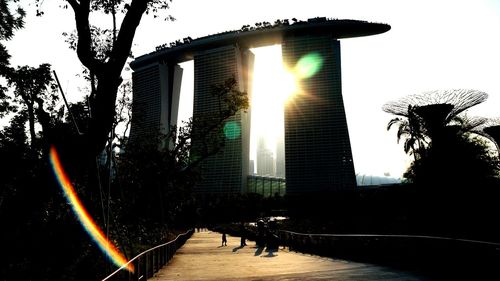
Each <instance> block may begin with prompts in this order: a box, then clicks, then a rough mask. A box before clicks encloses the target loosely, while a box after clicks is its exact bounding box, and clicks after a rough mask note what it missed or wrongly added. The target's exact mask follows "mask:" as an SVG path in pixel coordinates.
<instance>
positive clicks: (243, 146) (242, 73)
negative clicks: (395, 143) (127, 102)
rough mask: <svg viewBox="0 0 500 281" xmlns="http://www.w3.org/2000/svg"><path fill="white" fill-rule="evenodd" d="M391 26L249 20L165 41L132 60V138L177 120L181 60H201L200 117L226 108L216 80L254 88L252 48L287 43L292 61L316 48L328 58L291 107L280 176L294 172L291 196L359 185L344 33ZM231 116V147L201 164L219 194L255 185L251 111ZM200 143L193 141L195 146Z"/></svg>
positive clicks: (201, 187)
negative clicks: (251, 180)
mask: <svg viewBox="0 0 500 281" xmlns="http://www.w3.org/2000/svg"><path fill="white" fill-rule="evenodd" d="M389 29H390V26H389V25H387V24H383V23H370V22H366V21H356V20H336V19H326V18H314V19H309V20H307V21H295V20H294V21H293V23H291V22H289V21H277V22H276V24H275V25H265V26H256V27H250V26H244V27H243V28H242V29H241V30H235V31H229V32H222V33H219V34H214V35H210V36H206V37H201V38H198V39H194V40H193V39H191V38H190V37H187V38H184V40H183V41H180V40H178V41H176V42H175V43H171V44H170V45H168V44H164V45H162V46H159V47H157V49H156V51H155V52H152V53H150V54H146V55H143V56H141V57H139V58H137V59H136V60H134V61H133V62H132V63H131V64H130V65H131V67H132V69H133V70H134V72H133V75H132V78H133V92H134V93H133V118H132V124H131V129H130V137H129V138H130V142H131V143H133V142H137V141H139V140H148V139H151V136H156V135H158V133H167V132H168V131H169V129H170V126H171V125H175V124H176V123H177V113H178V106H179V94H180V85H181V80H182V72H183V71H182V68H181V67H180V66H179V65H178V63H181V62H185V61H189V60H194V75H195V78H194V106H193V118H194V120H196V118H197V116H198V117H199V116H203V115H207V114H208V115H210V114H211V113H212V112H213V111H214V110H217V109H218V103H217V102H215V101H214V98H213V97H212V96H211V95H210V92H211V91H210V88H211V86H212V85H214V84H217V83H222V82H224V81H225V80H226V79H227V78H229V77H232V76H234V78H235V79H236V81H237V85H238V87H239V90H240V91H245V92H247V93H249V94H250V93H251V84H252V79H251V73H252V69H253V54H252V53H251V52H250V51H249V49H250V48H257V47H264V46H269V45H273V44H281V45H282V53H283V61H284V63H285V64H287V65H288V66H289V67H293V66H295V65H296V64H297V62H298V61H299V60H300V59H301V58H303V57H304V56H306V55H308V54H315V56H316V57H318V58H320V59H321V67H320V68H319V71H318V72H317V73H315V74H314V75H313V76H311V77H308V78H304V79H302V81H301V88H302V89H303V90H304V93H303V94H302V95H299V96H297V97H295V99H294V100H293V102H292V103H290V104H289V105H288V106H287V108H286V109H285V144H284V146H285V155H284V157H283V153H281V152H280V151H283V150H282V149H279V148H277V152H276V163H277V164H278V163H280V165H279V166H280V167H284V166H285V164H281V163H282V162H284V161H283V159H284V160H285V161H286V169H285V170H286V171H283V170H282V169H278V170H276V171H275V174H276V175H277V176H278V177H280V178H281V176H282V174H283V173H286V187H287V188H286V190H287V193H289V194H302V193H312V192H329V191H333V190H339V189H345V188H351V187H354V186H355V185H356V180H355V176H354V165H353V160H352V153H351V147H350V141H349V132H348V129H347V122H346V116H345V111H344V105H343V99H342V87H341V68H340V43H339V41H338V39H343V38H351V37H359V36H369V35H374V34H380V33H384V32H386V31H388V30H389ZM254 114H255V113H254ZM227 122H228V123H227V124H228V125H231V126H228V128H230V129H229V130H230V131H231V132H232V135H231V137H228V138H226V140H225V141H226V142H225V147H224V149H223V151H221V152H220V153H218V154H216V155H214V156H211V157H209V158H208V159H206V160H205V161H203V163H202V164H201V171H202V173H201V176H202V180H201V182H200V183H199V184H198V185H196V187H195V192H198V193H216V194H217V193H240V192H245V191H246V190H247V175H249V174H250V170H249V140H250V138H249V134H250V123H249V122H250V111H249V110H248V111H246V112H238V113H237V114H236V115H235V116H234V117H232V118H231V119H230V120H227ZM196 146H197V144H196V140H193V149H194V150H196ZM280 153H281V155H280ZM191 156H192V157H196V151H192V155H191ZM257 161H258V160H257ZM252 166H253V165H252ZM258 167H259V164H258V163H257V169H258ZM281 179H282V178H281ZM280 190H281V189H280ZM273 192H274V191H273ZM280 194H281V191H280Z"/></svg>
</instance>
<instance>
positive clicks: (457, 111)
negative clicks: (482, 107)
mask: <svg viewBox="0 0 500 281" xmlns="http://www.w3.org/2000/svg"><path fill="white" fill-rule="evenodd" d="M486 98H487V94H486V93H483V92H479V91H475V90H451V91H443V92H438V91H434V92H428V93H423V94H420V95H414V96H409V97H405V98H403V99H401V100H399V101H396V102H390V103H387V104H386V105H384V108H383V109H384V111H386V112H388V113H393V114H396V115H398V116H400V117H396V118H394V119H392V120H391V121H390V122H389V124H388V127H387V129H388V130H389V129H390V128H391V127H392V126H393V125H396V124H397V125H398V126H399V128H398V132H397V137H398V142H399V140H400V138H401V137H404V138H405V143H404V151H405V152H406V153H409V154H413V155H414V162H413V163H412V165H411V166H410V167H409V169H408V170H407V172H406V173H405V175H404V176H405V178H407V179H408V180H410V181H412V182H415V183H417V184H419V185H421V186H425V187H431V186H436V185H438V186H454V185H456V184H457V183H462V185H466V184H469V185H472V184H474V183H479V182H483V183H484V182H488V181H490V180H491V179H493V178H495V177H498V176H499V175H500V166H499V159H498V158H497V157H496V156H495V155H494V154H492V152H491V151H490V150H489V148H488V145H487V143H486V142H485V141H484V140H482V139H480V138H479V137H478V135H477V133H478V132H479V131H480V127H481V126H483V125H484V124H485V123H486V122H487V119H486V118H469V117H467V116H466V115H464V114H463V112H464V111H465V110H466V109H468V108H470V107H472V106H474V105H477V104H479V103H481V102H483V101H484V100H486ZM434 102H438V103H434Z"/></svg>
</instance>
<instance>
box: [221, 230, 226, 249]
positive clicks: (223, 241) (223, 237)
mask: <svg viewBox="0 0 500 281" xmlns="http://www.w3.org/2000/svg"><path fill="white" fill-rule="evenodd" d="M222 246H227V237H226V233H225V232H224V233H222Z"/></svg>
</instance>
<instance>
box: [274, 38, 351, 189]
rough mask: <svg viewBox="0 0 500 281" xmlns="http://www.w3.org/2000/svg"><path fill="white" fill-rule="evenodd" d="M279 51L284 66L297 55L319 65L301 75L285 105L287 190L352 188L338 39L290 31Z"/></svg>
mask: <svg viewBox="0 0 500 281" xmlns="http://www.w3.org/2000/svg"><path fill="white" fill-rule="evenodd" d="M282 52H283V61H284V63H285V64H286V65H287V66H288V67H294V66H295V65H296V64H297V63H298V62H299V60H301V59H305V60H307V61H306V63H308V64H309V65H308V66H309V67H311V66H315V67H319V69H318V71H317V72H316V73H315V74H313V75H312V76H310V77H304V79H302V80H301V82H300V83H301V85H300V86H301V89H302V93H301V94H299V95H297V96H295V97H294V98H293V100H292V101H291V102H289V103H288V104H287V106H286V108H285V157H286V184H287V193H289V194H298V193H301V194H303V193H312V192H330V191H334V190H341V189H345V188H351V187H355V186H356V178H355V174H354V165H353V160H352V153H351V145H350V142H349V132H348V129H347V121H346V116H345V110H344V103H343V100H342V83H341V71H340V42H339V41H338V40H336V39H334V38H332V37H331V35H328V34H314V33H308V34H292V35H289V36H287V37H285V38H284V39H283V43H282ZM306 66H307V65H306Z"/></svg>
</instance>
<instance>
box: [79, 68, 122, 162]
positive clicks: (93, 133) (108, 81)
mask: <svg viewBox="0 0 500 281" xmlns="http://www.w3.org/2000/svg"><path fill="white" fill-rule="evenodd" d="M104 73H106V72H105V71H104ZM121 82H122V79H121V77H120V76H118V77H109V76H104V75H99V76H97V89H96V93H95V95H92V96H93V98H92V99H91V100H90V108H91V110H92V117H91V119H90V124H89V131H88V136H87V138H88V139H87V140H88V144H89V147H88V149H89V153H90V154H91V155H92V156H94V157H95V156H97V155H98V154H99V153H100V152H101V151H102V150H103V149H104V146H105V145H106V142H107V140H108V134H109V132H110V130H111V129H112V128H113V122H114V117H115V101H116V96H117V92H118V87H119V86H120V83H121Z"/></svg>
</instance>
